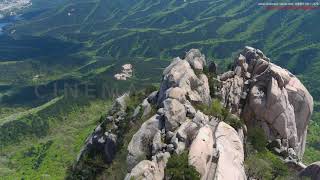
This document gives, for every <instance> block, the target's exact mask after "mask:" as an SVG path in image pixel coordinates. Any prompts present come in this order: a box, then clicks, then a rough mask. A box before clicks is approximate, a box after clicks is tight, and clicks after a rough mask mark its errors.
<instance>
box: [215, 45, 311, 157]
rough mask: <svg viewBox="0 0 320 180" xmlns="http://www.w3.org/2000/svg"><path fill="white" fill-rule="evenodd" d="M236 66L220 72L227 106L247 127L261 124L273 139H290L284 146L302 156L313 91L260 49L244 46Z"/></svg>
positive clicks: (222, 96)
mask: <svg viewBox="0 0 320 180" xmlns="http://www.w3.org/2000/svg"><path fill="white" fill-rule="evenodd" d="M234 66H235V68H234V71H229V72H227V73H225V74H223V75H221V76H220V80H221V81H222V82H221V84H222V86H221V88H220V89H221V99H222V102H223V103H224V106H225V107H229V108H231V112H232V113H233V114H236V115H241V116H242V118H243V119H244V120H245V121H246V124H248V128H252V127H262V128H263V130H264V131H265V134H266V136H267V137H268V139H269V140H270V141H273V140H275V139H281V140H282V141H286V142H288V143H286V144H285V145H283V146H284V147H286V148H287V149H289V148H292V149H294V151H295V153H296V155H297V156H298V158H300V159H301V158H302V156H303V153H304V148H305V143H306V133H307V127H308V124H309V120H310V118H311V115H312V111H313V99H312V96H311V95H310V93H309V92H308V91H307V89H306V88H305V87H304V86H303V85H302V83H301V82H300V81H299V80H298V79H297V78H296V77H295V76H294V75H292V74H291V73H290V72H289V71H288V70H286V69H283V68H281V67H279V66H277V65H275V64H273V63H271V62H270V59H269V58H267V57H266V56H265V55H264V54H263V53H262V51H260V50H258V49H254V48H252V47H245V49H244V50H243V51H242V52H241V54H240V55H239V56H238V57H237V58H236V59H235V62H234Z"/></svg>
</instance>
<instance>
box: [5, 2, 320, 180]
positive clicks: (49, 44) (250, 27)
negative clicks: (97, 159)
mask: <svg viewBox="0 0 320 180" xmlns="http://www.w3.org/2000/svg"><path fill="white" fill-rule="evenodd" d="M32 3H33V5H32V6H31V8H27V9H25V11H26V12H25V14H24V15H23V18H24V19H23V20H21V21H18V22H17V23H16V24H13V25H12V26H10V27H7V28H6V31H7V32H8V34H7V35H5V36H4V35H2V36H0V57H1V59H0V103H1V105H0V121H1V122H0V124H2V122H6V123H5V125H4V126H3V125H1V126H0V138H1V141H0V146H1V153H0V176H1V177H2V174H5V176H3V177H4V178H6V177H8V178H7V179H10V178H12V177H14V175H16V176H17V177H22V176H23V177H25V179H40V178H49V177H48V175H50V176H53V174H56V176H57V178H58V179H59V178H60V179H62V177H63V176H64V170H65V169H66V167H67V166H66V165H65V164H67V163H66V162H70V161H72V160H73V159H74V156H75V154H76V153H78V150H79V147H80V144H81V143H82V142H83V139H84V138H85V137H86V136H87V135H88V134H89V133H90V131H91V129H92V127H94V126H95V123H93V121H94V119H96V118H98V116H99V115H100V114H102V112H104V110H103V106H104V105H103V104H105V102H101V101H97V100H90V101H89V102H87V103H84V104H81V105H75V106H73V105H72V104H73V103H68V101H60V100H59V101H58V102H54V103H52V104H51V103H50V102H51V100H52V99H53V98H52V97H51V96H50V95H48V94H49V93H51V91H50V90H51V89H52V84H54V83H60V84H63V83H70V82H75V83H77V84H90V83H94V84H98V85H100V84H105V85H106V86H107V87H108V89H109V90H110V91H113V90H119V91H120V92H119V93H122V92H125V91H127V90H128V89H129V84H134V85H138V86H139V87H144V86H146V85H147V84H151V83H154V84H156V83H158V82H159V81H160V77H161V71H162V70H163V68H164V67H166V66H167V65H168V63H169V61H168V60H169V59H172V57H176V56H180V57H182V56H183V55H184V53H185V52H186V51H187V50H189V49H190V48H199V49H200V50H201V51H202V52H203V53H204V54H205V55H206V57H207V59H214V61H215V62H216V63H218V64H219V65H220V67H226V66H227V64H228V63H229V62H231V61H232V58H233V57H235V54H236V53H237V51H239V50H240V49H242V48H243V47H244V46H245V45H250V46H254V47H256V48H259V49H261V50H263V51H264V52H265V54H266V55H267V56H269V57H270V58H271V60H272V61H273V62H275V63H277V64H279V65H281V66H283V67H286V68H288V69H289V70H290V71H291V72H292V73H293V74H296V75H298V76H299V78H300V79H302V81H303V83H304V84H305V85H306V87H307V88H308V90H309V91H310V92H311V93H312V95H313V97H314V99H315V100H319V98H320V89H319V87H320V80H319V78H318V76H317V75H318V74H319V73H320V72H319V70H320V63H319V57H320V53H319V52H320V51H319V50H320V43H319V42H320V35H319V31H320V29H319V28H320V26H319V25H318V24H319V23H318V21H319V13H318V12H317V11H308V12H304V11H299V10H297V11H268V12H266V11H265V10H264V8H263V7H258V6H256V1H253V0H248V1H245V2H244V1H238V0H225V1H212V0H201V1H199V0H188V1H187V2H184V1H182V0H181V1H177V0H174V1H172V0H161V1H144V0H135V1H132V0H117V1H111V0H90V1H87V0H77V1H72V2H70V1H67V0H59V1H45V2H44V1H43V0H33V1H32ZM22 13H23V12H22ZM69 13H71V15H68V14H69ZM13 31H15V33H13V34H12V33H11V32H13ZM124 63H131V64H133V67H134V72H135V77H134V78H132V79H130V80H129V82H118V81H115V80H114V79H113V75H114V74H115V73H117V72H118V71H119V69H120V67H121V66H122V65H123V64H124ZM205 73H206V72H205ZM207 75H208V74H207ZM212 76H213V77H214V75H212ZM209 77H211V75H210V76H209ZM209 82H210V90H211V96H212V97H214V85H215V81H214V79H213V78H209ZM38 85H44V86H46V87H47V88H45V91H48V94H45V97H46V98H45V99H44V100H40V101H38V99H36V98H35V97H34V94H33V92H34V87H37V86H38ZM102 86H103V85H102ZM60 88H61V87H60ZM59 90H61V89H59ZM150 91H151V90H150ZM112 94H113V92H109V94H108V95H107V98H110V97H112ZM137 99H138V98H137ZM137 99H133V100H132V101H130V106H129V109H130V110H129V111H128V112H132V110H133V108H134V107H135V105H136V104H137ZM47 103H48V104H47ZM94 103H96V104H94ZM75 104H77V103H75ZM44 105H45V106H44ZM46 105H48V106H46ZM58 106H60V107H61V108H58ZM220 106H221V105H220ZM220 106H219V104H218V103H217V102H214V104H213V105H211V106H210V108H209V107H199V109H203V111H204V112H206V113H207V114H209V115H210V114H211V115H217V116H220V117H221V118H222V119H223V120H224V121H226V122H227V123H228V124H230V125H231V126H233V127H234V128H239V127H241V126H242V123H243V122H242V121H241V120H238V119H237V118H234V117H233V116H231V115H230V114H229V113H228V111H227V110H225V109H223V108H221V107H220ZM317 106H318V108H316V112H317V113H315V115H314V116H313V121H312V122H311V124H310V129H309V133H308V142H307V148H306V153H305V157H304V160H305V162H307V163H311V162H313V161H319V160H320V159H319V157H320V148H319V143H320V140H319V137H320V134H319V132H320V130H319V126H320V121H319V119H320V118H319V104H318V105H317ZM70 107H72V108H70ZM83 107H87V109H88V111H87V110H85V109H83ZM91 108H92V109H91ZM89 110H90V111H89ZM60 112H61V113H60ZM84 113H86V114H84ZM94 113H95V114H94ZM46 114H47V115H46ZM79 114H82V115H81V116H80V115H79ZM84 118H87V119H84ZM8 119H9V120H8ZM70 119H72V121H71V120H70ZM69 120H70V121H69ZM62 124H64V126H62ZM138 124H139V123H137V126H138ZM84 129H85V130H84ZM59 130H61V131H62V132H60V131H59ZM54 131H56V132H55V133H53V132H54ZM70 133H71V135H70V136H67V135H69V134H70ZM130 133H133V130H132V132H131V129H130V132H129V134H130ZM15 135H16V136H15ZM69 137H70V138H69ZM127 137H128V138H130V135H127ZM78 141H79V142H78ZM124 141H125V140H124ZM49 142H52V143H49ZM49 144H51V145H49ZM64 144H67V145H64ZM123 144H125V143H123ZM32 147H33V148H32ZM57 149H59V150H60V149H61V152H58V151H57ZM67 149H72V150H67ZM29 150H30V151H32V152H33V153H31V154H32V157H30V158H27V157H24V156H22V155H21V154H23V153H22V151H26V152H27V151H29ZM20 152H21V153H20ZM19 153H20V155H18V154H19ZM36 154H37V155H36ZM71 154H72V155H71ZM122 154H125V153H122ZM44 156H45V157H44ZM119 156H121V155H119ZM118 158H120V157H118ZM123 158H124V157H122V159H123ZM71 159H72V160H71ZM120 159H121V158H120ZM35 162H41V163H39V164H41V165H40V166H39V168H38V169H37V170H33V169H28V168H31V167H36V166H37V165H34V163H35ZM117 162H120V163H119V164H117V165H114V167H115V168H113V169H112V168H111V169H112V170H114V171H116V170H118V171H119V172H120V171H121V170H123V169H122V168H123V167H122V166H121V163H122V162H123V161H120V160H119V161H117ZM19 164H21V165H20V166H19ZM120 167H121V168H120ZM23 171H24V172H25V173H24V174H23V173H22V172H23ZM110 171H111V170H110ZM40 174H43V177H42V176H41V177H40ZM106 174H108V173H106ZM109 174H112V173H111V172H110V173H109ZM106 177H107V176H106ZM55 178H56V177H55Z"/></svg>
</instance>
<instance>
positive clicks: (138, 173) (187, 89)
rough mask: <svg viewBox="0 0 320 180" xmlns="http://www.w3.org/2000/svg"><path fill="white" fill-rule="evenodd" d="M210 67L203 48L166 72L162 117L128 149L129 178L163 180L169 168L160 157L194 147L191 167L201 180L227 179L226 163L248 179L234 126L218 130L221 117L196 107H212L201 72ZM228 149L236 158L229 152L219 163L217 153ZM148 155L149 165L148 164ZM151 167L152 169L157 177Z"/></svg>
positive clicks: (146, 126) (146, 127)
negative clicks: (225, 138) (198, 105)
mask: <svg viewBox="0 0 320 180" xmlns="http://www.w3.org/2000/svg"><path fill="white" fill-rule="evenodd" d="M205 65H206V61H205V57H204V56H203V55H202V54H201V53H200V51H199V50H196V49H192V50H190V51H189V52H187V54H186V57H185V59H184V60H182V59H180V58H176V59H174V60H173V62H172V63H171V64H170V65H169V66H168V67H167V68H166V69H165V70H164V72H163V80H162V83H161V87H160V91H159V92H158V94H157V96H156V97H157V101H156V102H157V105H158V107H159V109H158V114H157V115H155V116H154V117H152V118H150V119H149V120H147V121H146V122H145V124H144V125H142V127H141V128H140V130H139V131H138V132H137V133H136V134H135V135H134V136H133V138H132V140H131V142H130V144H129V146H128V152H129V153H128V158H127V163H128V165H129V169H128V170H129V172H130V173H129V174H128V175H127V177H134V178H141V177H143V178H145V179H162V178H163V174H162V173H158V172H163V171H164V169H159V167H162V168H165V165H163V164H162V163H163V161H158V160H157V159H158V156H159V154H160V156H161V155H162V154H163V153H168V155H169V154H170V153H171V154H172V153H177V154H180V153H182V152H183V151H184V150H187V149H189V164H191V165H193V166H194V167H195V168H196V170H197V171H198V172H199V173H200V175H201V179H204V180H205V179H222V176H221V173H224V172H225V170H223V168H224V167H225V166H226V165H228V166H231V167H232V168H233V169H235V171H236V172H239V173H238V174H236V175H235V176H234V177H237V178H239V179H245V178H246V175H245V173H244V167H243V161H244V151H243V146H242V142H241V141H240V138H239V137H238V135H237V133H236V131H235V130H233V131H232V133H234V134H232V133H231V134H230V133H229V129H232V127H230V126H229V125H224V127H228V128H227V129H224V128H220V129H219V130H216V129H217V127H219V126H218V125H219V119H217V118H215V117H210V116H208V115H205V114H204V113H203V112H201V111H200V110H196V108H195V107H194V106H193V104H206V105H209V104H210V103H211V97H210V90H209V84H208V78H207V76H206V75H205V74H204V73H203V72H202V71H203V69H204V66H205ZM150 129H152V130H150ZM224 134H227V135H228V136H229V135H232V138H231V140H230V141H229V142H227V141H225V140H224V139H223V137H222V136H224ZM217 136H221V137H219V138H222V141H220V140H219V138H218V137H217ZM161 137H162V138H161ZM236 140H237V141H236ZM226 142H227V143H228V144H225V143H226ZM146 147H147V148H146ZM148 147H151V148H148ZM217 147H219V148H217ZM224 149H228V150H230V151H233V152H232V153H235V154H234V156H230V157H232V158H234V159H230V158H226V157H227V156H228V155H227V154H224V153H222V159H219V157H218V155H219V154H220V153H218V152H219V151H221V150H224ZM239 154H240V155H239ZM147 157H149V159H150V160H149V161H148V160H144V159H145V158H147ZM150 157H151V158H150ZM223 158H224V159H223ZM218 159H219V160H218ZM137 160H140V163H138V161H137ZM141 160H142V161H141ZM159 162H160V163H161V165H159ZM134 165H135V166H134ZM150 166H152V167H153V170H152V173H150V172H151V171H150V168H149V167H150ZM228 168H230V167H228ZM216 169H217V173H215V172H216ZM159 174H160V175H159ZM149 177H150V178H149ZM230 177H231V176H230Z"/></svg>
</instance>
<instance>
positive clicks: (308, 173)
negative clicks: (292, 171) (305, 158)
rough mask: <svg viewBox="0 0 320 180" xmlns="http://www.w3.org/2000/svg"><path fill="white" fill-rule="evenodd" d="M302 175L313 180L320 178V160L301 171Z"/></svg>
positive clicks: (300, 174) (319, 179)
mask: <svg viewBox="0 0 320 180" xmlns="http://www.w3.org/2000/svg"><path fill="white" fill-rule="evenodd" d="M299 176H300V177H304V178H306V177H307V178H311V180H320V162H315V163H313V164H311V165H309V166H308V167H307V168H305V169H304V170H302V171H301V172H300V173H299Z"/></svg>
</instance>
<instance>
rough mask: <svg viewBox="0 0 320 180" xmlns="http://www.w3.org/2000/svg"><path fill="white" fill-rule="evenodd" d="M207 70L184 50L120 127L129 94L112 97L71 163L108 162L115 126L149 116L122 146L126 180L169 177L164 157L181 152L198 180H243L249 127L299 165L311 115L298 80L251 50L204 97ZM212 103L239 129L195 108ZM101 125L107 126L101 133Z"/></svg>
mask: <svg viewBox="0 0 320 180" xmlns="http://www.w3.org/2000/svg"><path fill="white" fill-rule="evenodd" d="M206 66H207V62H206V59H205V57H204V55H202V54H201V52H200V51H199V50H197V49H191V50H190V51H189V52H187V54H186V56H185V58H184V59H180V58H175V59H174V60H173V61H172V63H171V64H170V65H169V66H168V67H167V68H166V69H165V70H164V71H163V77H162V82H161V85H160V89H159V91H155V92H152V93H151V94H150V95H149V96H148V97H147V98H146V99H144V100H143V102H142V103H141V104H140V105H139V106H138V107H137V108H136V109H135V111H134V113H133V115H132V117H131V120H130V122H125V121H126V120H128V119H127V118H125V117H126V116H127V114H126V100H125V99H126V98H128V96H129V95H128V94H125V95H123V96H121V97H120V98H118V99H117V100H116V103H115V105H114V107H113V108H112V111H111V112H110V113H109V115H110V116H109V117H107V118H106V120H104V121H103V122H102V124H100V125H99V126H98V127H97V128H96V129H95V131H94V133H93V134H92V135H91V136H90V137H89V138H88V139H87V141H86V145H85V146H84V148H83V150H82V151H81V153H80V155H79V158H78V161H77V162H78V163H77V164H79V163H81V159H82V158H83V157H85V154H90V153H92V152H97V151H99V152H103V153H102V154H103V157H104V161H105V162H106V163H107V164H108V163H111V162H112V160H113V158H114V156H115V154H116V147H117V143H118V140H117V139H118V138H119V137H120V136H121V134H120V133H119V127H118V126H119V125H118V124H119V123H121V122H124V123H134V119H139V118H142V117H150V118H148V119H147V120H146V121H145V122H144V123H143V124H142V125H141V127H140V129H139V130H138V131H137V132H136V133H135V134H134V135H133V137H132V139H131V141H130V143H129V144H128V146H127V152H128V153H127V160H126V161H127V162H126V163H127V171H128V173H127V175H126V177H125V179H126V180H131V179H147V180H149V179H150V180H151V179H156V180H161V179H164V178H170V177H166V175H165V169H166V164H167V162H168V160H169V158H170V157H171V156H172V154H181V153H182V152H184V151H188V162H189V164H190V165H192V166H194V167H195V169H196V170H197V171H198V172H199V174H200V176H201V179H203V180H209V179H218V180H220V179H221V180H224V179H247V176H246V174H245V168H244V159H245V150H244V144H245V142H246V134H247V129H250V128H256V127H259V128H262V129H263V131H264V133H265V135H266V137H267V139H268V141H269V145H270V147H269V148H271V149H272V150H274V152H275V153H278V154H279V155H280V156H282V157H283V160H285V161H287V162H289V161H290V162H293V163H294V164H296V165H298V164H299V162H300V160H301V159H302V156H303V153H304V147H305V141H306V131H307V126H308V123H309V120H310V117H311V114H312V111H313V100H312V97H311V95H310V94H309V92H308V91H307V90H306V88H305V87H304V86H303V85H302V84H301V82H300V81H299V80H298V79H297V78H296V77H295V76H294V75H292V74H291V73H290V72H288V71H287V70H285V69H282V68H281V67H279V66H277V65H275V64H273V63H271V62H270V59H269V58H267V57H266V56H265V55H264V54H263V53H262V52H261V51H260V50H258V49H254V48H251V47H245V49H244V50H243V51H242V52H241V53H240V54H239V56H238V57H237V58H236V59H235V61H234V63H233V68H232V70H230V71H228V72H226V73H223V74H221V75H219V76H218V77H217V78H215V81H216V82H217V84H216V85H215V86H216V90H215V92H214V93H213V92H211V93H210V87H211V84H210V83H209V82H211V80H212V79H208V78H213V77H212V76H209V75H208V73H211V74H215V73H216V72H215V70H216V65H215V64H213V63H212V64H210V65H209V67H211V68H209V70H210V71H209V72H208V71H207V69H206ZM213 67H214V68H213ZM211 91H212V89H211ZM212 94H214V97H211V96H212ZM212 98H219V99H220V100H221V105H222V106H223V107H224V108H225V109H226V110H228V113H230V114H231V115H232V116H234V117H236V118H235V119H236V120H238V121H240V118H242V119H243V120H244V121H245V124H243V125H241V126H240V127H232V126H230V125H229V124H227V123H225V122H223V119H222V118H221V117H220V116H216V115H213V114H206V113H205V112H204V111H202V110H201V108H198V107H199V106H208V107H210V106H211V104H212ZM152 107H155V108H156V113H155V114H152V111H151V108H152ZM105 123H110V124H112V128H111V129H109V130H106V129H105V128H102V127H105ZM75 168H79V166H78V165H76V166H75ZM249 178H250V177H249Z"/></svg>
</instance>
